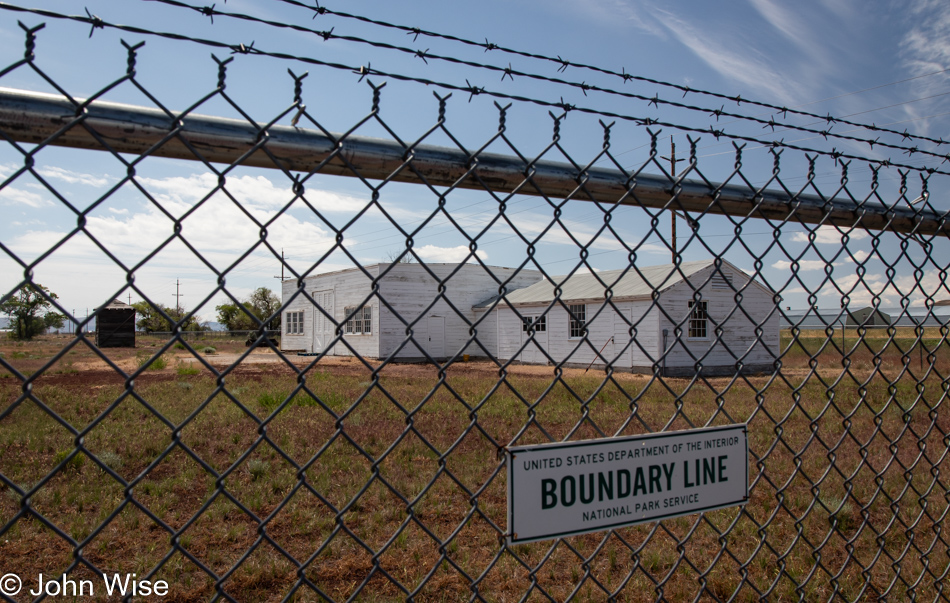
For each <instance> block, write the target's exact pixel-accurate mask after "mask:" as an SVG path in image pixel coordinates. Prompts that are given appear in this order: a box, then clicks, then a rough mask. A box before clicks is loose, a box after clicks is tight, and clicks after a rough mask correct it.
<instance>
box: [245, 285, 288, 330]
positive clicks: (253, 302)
mask: <svg viewBox="0 0 950 603" xmlns="http://www.w3.org/2000/svg"><path fill="white" fill-rule="evenodd" d="M246 303H247V304H248V305H250V306H251V308H253V309H254V315H255V316H257V318H259V319H260V320H262V321H263V320H267V318H268V317H269V316H270V315H271V314H273V313H275V312H277V309H278V308H280V298H279V297H277V296H276V295H275V294H274V292H273V291H271V290H270V289H268V288H267V287H258V288H257V289H255V290H254V293H251V297H249V298H248V300H247V302H246ZM269 328H271V329H280V314H278V315H277V316H275V317H274V319H273V320H272V321H270V324H269Z"/></svg>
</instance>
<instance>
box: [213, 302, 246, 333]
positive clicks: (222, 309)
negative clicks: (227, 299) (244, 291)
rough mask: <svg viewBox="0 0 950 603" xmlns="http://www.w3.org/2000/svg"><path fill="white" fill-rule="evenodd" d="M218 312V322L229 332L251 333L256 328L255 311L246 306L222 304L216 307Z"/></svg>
mask: <svg viewBox="0 0 950 603" xmlns="http://www.w3.org/2000/svg"><path fill="white" fill-rule="evenodd" d="M215 310H217V311H218V322H220V323H221V324H223V325H224V328H226V329H227V330H228V331H250V330H251V329H254V328H255V324H254V320H253V319H252V318H251V316H252V315H254V311H253V309H251V308H249V307H248V306H247V305H246V304H242V305H238V304H221V305H220V306H216V307H215Z"/></svg>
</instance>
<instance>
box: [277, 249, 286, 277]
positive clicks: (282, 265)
mask: <svg viewBox="0 0 950 603" xmlns="http://www.w3.org/2000/svg"><path fill="white" fill-rule="evenodd" d="M274 278H279V279H280V282H284V281H286V280H287V277H285V276H284V249H283V247H282V248H281V249H280V276H274Z"/></svg>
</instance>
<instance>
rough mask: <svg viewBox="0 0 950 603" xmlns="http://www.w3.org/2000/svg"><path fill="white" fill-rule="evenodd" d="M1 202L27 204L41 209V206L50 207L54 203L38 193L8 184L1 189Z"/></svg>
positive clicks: (5, 203)
mask: <svg viewBox="0 0 950 603" xmlns="http://www.w3.org/2000/svg"><path fill="white" fill-rule="evenodd" d="M0 204H3V205H26V206H28V207H33V208H36V209H39V208H41V207H50V206H52V205H53V202H52V201H50V200H49V199H47V198H45V197H43V196H42V195H39V194H37V193H32V192H30V191H26V190H23V189H22V188H15V187H13V186H7V187H5V188H3V189H0Z"/></svg>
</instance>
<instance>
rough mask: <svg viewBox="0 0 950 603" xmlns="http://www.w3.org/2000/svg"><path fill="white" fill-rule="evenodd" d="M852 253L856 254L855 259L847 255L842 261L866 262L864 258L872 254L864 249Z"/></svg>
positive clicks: (848, 262) (844, 262)
mask: <svg viewBox="0 0 950 603" xmlns="http://www.w3.org/2000/svg"><path fill="white" fill-rule="evenodd" d="M851 255H853V256H854V259H853V260H852V259H851V258H850V257H845V258H844V259H843V260H842V261H841V263H842V264H853V263H855V262H864V260H866V259H868V256H869V255H871V254H870V253H868V252H867V251H864V250H863V249H858V250H857V251H852V252H851Z"/></svg>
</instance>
